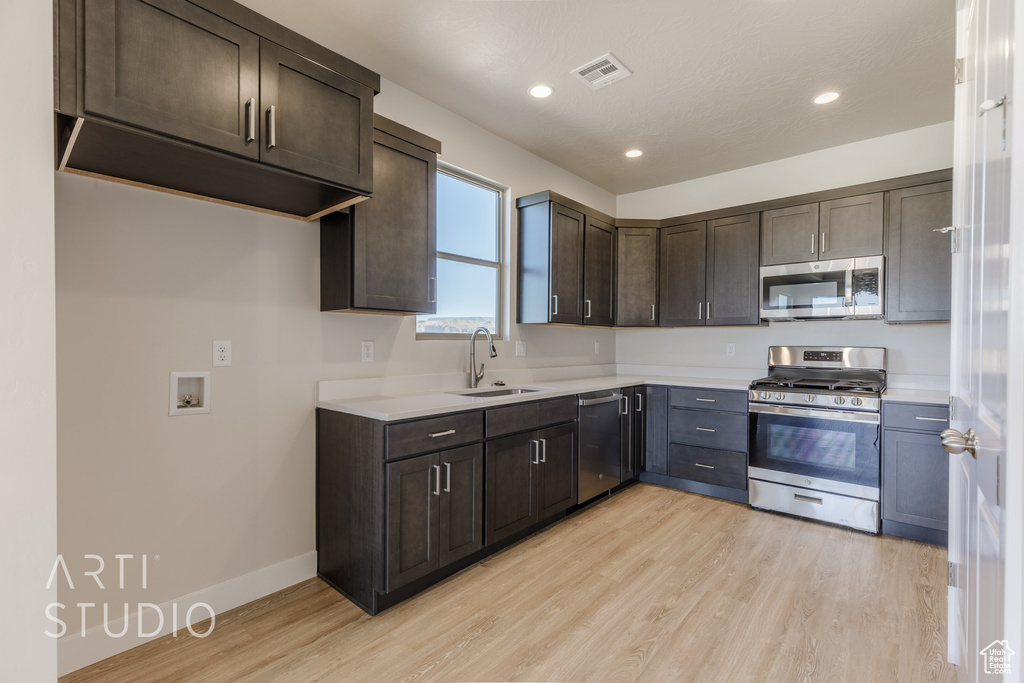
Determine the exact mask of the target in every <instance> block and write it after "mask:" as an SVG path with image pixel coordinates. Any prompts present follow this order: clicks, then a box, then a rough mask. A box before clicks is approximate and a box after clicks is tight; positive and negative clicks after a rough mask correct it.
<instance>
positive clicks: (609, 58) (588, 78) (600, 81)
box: [572, 52, 633, 90]
mask: <svg viewBox="0 0 1024 683" xmlns="http://www.w3.org/2000/svg"><path fill="white" fill-rule="evenodd" d="M572 74H573V75H574V76H576V78H578V79H580V80H581V81H583V82H584V83H586V84H587V85H588V86H589V87H590V89H591V90H597V89H598V88H603V87H604V86H606V85H611V84H612V83H614V82H615V81H618V80H622V79H623V78H625V77H626V76H632V75H633V72H632V71H630V70H629V69H627V68H626V67H625V66H624V65H623V63H622V62H620V61H619V60H618V59H616V58H615V55H613V54H612V53H610V52H609V53H608V54H606V55H604V56H602V57H598V58H597V59H595V60H593V61H592V62H587V63H586V64H584V65H583V66H581V67H578V68H576V69H573V70H572Z"/></svg>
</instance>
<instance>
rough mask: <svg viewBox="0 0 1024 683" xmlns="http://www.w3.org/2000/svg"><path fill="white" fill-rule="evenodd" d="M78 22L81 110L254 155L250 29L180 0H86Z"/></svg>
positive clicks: (254, 67) (256, 60) (255, 73)
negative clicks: (82, 67) (82, 65)
mask: <svg viewBox="0 0 1024 683" xmlns="http://www.w3.org/2000/svg"><path fill="white" fill-rule="evenodd" d="M84 24H85V50H84V52H85V76H84V94H85V104H84V108H85V112H86V113H88V114H94V115H96V116H101V117H105V118H109V119H112V120H115V121H120V122H123V123H128V124H132V125H135V126H139V127H142V128H146V129H149V130H152V131H155V132H158V133H164V134H166V135H171V136H174V137H178V138H182V139H184V140H188V141H191V142H195V143H198V144H201V145H206V146H208V147H213V148H216V149H219V150H223V151H225V152H230V153H232V154H238V155H242V156H246V157H250V158H253V159H255V158H258V157H259V141H258V139H257V137H258V135H259V132H258V130H257V127H258V124H256V121H257V116H256V114H257V108H258V107H259V97H260V82H259V68H260V41H259V38H258V37H257V36H256V35H255V34H253V33H250V32H249V31H246V30H245V29H242V28H240V27H238V26H236V25H235V24H232V23H230V22H228V21H225V20H224V19H221V18H220V17H217V16H215V15H213V14H210V13H209V12H207V11H206V10H203V9H200V8H199V7H197V6H195V5H193V4H191V3H188V2H181V1H180V0H86V2H85V6H84ZM254 124H256V125H254Z"/></svg>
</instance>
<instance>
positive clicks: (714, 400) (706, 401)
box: [697, 398, 718, 403]
mask: <svg viewBox="0 0 1024 683" xmlns="http://www.w3.org/2000/svg"><path fill="white" fill-rule="evenodd" d="M697 400H698V401H700V402H701V403H717V402H718V400H717V399H714V398H698V399H697Z"/></svg>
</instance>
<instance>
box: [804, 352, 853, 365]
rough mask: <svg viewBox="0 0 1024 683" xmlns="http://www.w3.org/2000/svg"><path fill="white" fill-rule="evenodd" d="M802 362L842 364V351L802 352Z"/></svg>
mask: <svg viewBox="0 0 1024 683" xmlns="http://www.w3.org/2000/svg"><path fill="white" fill-rule="evenodd" d="M804 361H805V362H806V361H824V362H827V363H842V362H843V352H842V351H804Z"/></svg>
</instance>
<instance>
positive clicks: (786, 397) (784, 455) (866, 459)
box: [747, 346, 886, 533]
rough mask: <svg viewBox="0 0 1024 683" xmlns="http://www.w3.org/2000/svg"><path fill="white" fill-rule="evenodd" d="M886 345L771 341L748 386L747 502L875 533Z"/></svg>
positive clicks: (755, 505)
mask: <svg viewBox="0 0 1024 683" xmlns="http://www.w3.org/2000/svg"><path fill="white" fill-rule="evenodd" d="M885 360H886V358H885V349H883V348H858V347H841V346H772V347H770V348H769V349H768V376H767V377H763V378H761V379H759V380H755V381H754V382H752V383H751V385H750V397H749V398H750V400H749V407H750V459H749V467H748V468H747V476H748V479H749V487H750V504H751V505H752V506H753V507H756V508H763V509H766V510H775V511H778V512H786V513H789V514H793V515H799V516H801V517H808V518H810V519H816V520H820V521H824V522H831V523H833V524H840V525H843V526H848V527H852V528H854V529H860V530H861V531H868V532H871V533H878V529H879V499H880V498H879V471H880V469H881V462H880V460H881V459H880V438H881V436H880V430H879V423H880V419H879V417H880V412H881V394H882V392H883V391H884V390H885Z"/></svg>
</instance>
